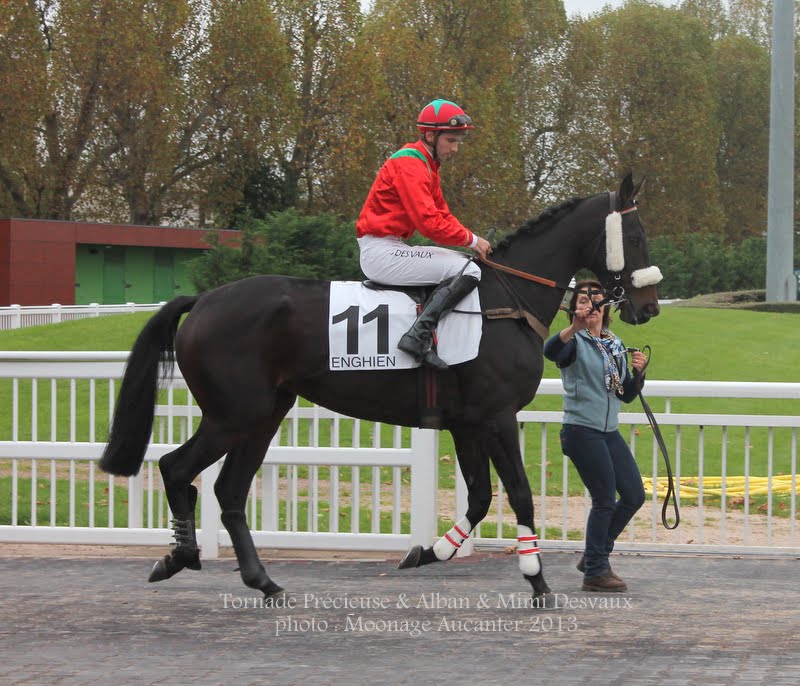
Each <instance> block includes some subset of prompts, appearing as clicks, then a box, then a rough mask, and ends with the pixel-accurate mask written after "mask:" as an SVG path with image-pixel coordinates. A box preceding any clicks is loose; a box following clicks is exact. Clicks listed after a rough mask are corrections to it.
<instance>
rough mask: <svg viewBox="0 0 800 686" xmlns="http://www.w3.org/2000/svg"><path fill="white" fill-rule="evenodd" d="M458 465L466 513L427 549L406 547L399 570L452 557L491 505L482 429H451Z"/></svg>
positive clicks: (489, 482) (490, 488)
mask: <svg viewBox="0 0 800 686" xmlns="http://www.w3.org/2000/svg"><path fill="white" fill-rule="evenodd" d="M451 433H452V435H453V441H454V443H455V448H456V455H457V456H458V465H459V467H460V469H461V473H462V474H463V475H464V481H466V483H467V489H468V495H467V512H466V514H465V515H464V516H463V517H462V518H461V519H460V520H459V521H458V522H456V523H455V524H453V526H452V527H451V528H450V531H448V532H447V533H446V534H445V535H444V536H442V537H441V538H440V539H439V540H438V541H436V543H435V544H434V545H433V546H431V547H430V548H424V549H423V547H422V546H420V545H417V546H414V547H413V548H411V550H409V551H408V552H407V553H406V555H405V557H404V558H403V559H402V560H401V561H400V564H399V565H398V568H399V569H408V568H410V567H421V566H422V565H427V564H430V563H431V562H440V561H444V560H449V559H450V558H452V557H453V556H454V555H455V554H456V552H458V549H459V548H460V547H461V545H462V544H463V542H464V541H465V540H466V539H467V538H468V537H469V535H470V533H471V532H472V530H473V529H474V528H475V527H476V526H477V525H478V523H479V522H481V521H482V520H483V518H484V517H486V513H487V512H489V506H490V505H491V504H492V482H491V477H490V475H489V459H488V457H487V454H486V440H485V429H483V428H480V429H475V428H472V427H469V428H451Z"/></svg>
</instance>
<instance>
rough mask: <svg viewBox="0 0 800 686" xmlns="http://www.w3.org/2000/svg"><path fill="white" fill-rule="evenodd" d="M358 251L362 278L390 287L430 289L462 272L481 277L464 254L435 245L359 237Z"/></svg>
mask: <svg viewBox="0 0 800 686" xmlns="http://www.w3.org/2000/svg"><path fill="white" fill-rule="evenodd" d="M358 248H359V251H360V252H361V270H362V271H363V272H364V275H365V276H366V277H367V278H368V279H371V280H372V281H377V282H378V283H384V284H387V285H390V286H431V285H434V284H439V283H441V282H442V281H444V280H445V279H449V278H451V277H453V276H457V275H458V274H459V272H461V270H462V269H463V270H464V274H467V275H469V276H474V277H475V278H476V279H480V278H481V270H480V268H479V267H478V265H477V264H475V263H474V262H472V261H469V262H468V255H465V254H464V253H460V252H457V251H455V250H449V249H448V248H442V247H440V246H438V245H434V246H427V245H426V246H412V245H408V244H407V243H405V242H403V241H402V240H401V239H400V238H396V237H394V236H382V237H379V236H362V237H361V238H359V239H358ZM465 264H466V268H465V266H464V265H465Z"/></svg>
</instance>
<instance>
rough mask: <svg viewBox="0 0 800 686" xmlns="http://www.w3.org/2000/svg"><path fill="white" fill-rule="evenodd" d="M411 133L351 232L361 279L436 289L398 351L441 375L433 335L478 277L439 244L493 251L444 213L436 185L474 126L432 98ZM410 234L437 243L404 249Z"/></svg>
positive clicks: (461, 256)
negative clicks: (443, 164)
mask: <svg viewBox="0 0 800 686" xmlns="http://www.w3.org/2000/svg"><path fill="white" fill-rule="evenodd" d="M417 128H418V129H419V130H420V133H421V136H420V140H418V141H417V142H416V143H409V144H408V145H406V146H405V147H403V148H402V149H400V150H398V151H397V152H396V153H394V155H392V156H391V157H390V158H389V159H388V160H387V161H386V162H385V163H384V165H383V167H381V170H380V171H379V172H378V176H377V178H376V179H375V182H374V183H373V184H372V188H371V189H370V192H369V195H368V196H367V199H366V201H365V202H364V207H363V208H362V210H361V213H360V214H359V216H358V220H357V221H356V234H357V236H358V246H359V251H360V255H361V269H362V270H363V272H364V274H365V275H366V276H367V278H369V279H372V280H373V281H377V282H379V283H384V284H388V285H392V286H427V285H433V284H439V285H438V287H437V288H436V289H435V290H434V292H433V294H432V295H431V297H430V299H429V300H428V302H427V304H426V305H425V309H424V310H423V311H422V313H421V314H420V315H419V317H418V318H417V320H416V322H414V326H412V327H411V329H409V330H408V331H407V332H406V333H405V334H404V335H403V337H402V338H401V339H400V342H399V343H398V347H399V348H400V350H402V351H404V352H406V353H408V354H409V355H412V356H413V357H414V358H415V359H416V360H417V361H418V362H422V363H424V364H426V365H428V366H430V367H433V368H434V369H447V365H446V364H445V363H444V362H443V361H442V360H441V359H440V358H439V356H438V355H436V353H434V352H433V350H432V349H431V346H432V345H433V331H434V329H435V328H436V325H437V324H438V322H439V319H440V318H441V317H442V316H443V315H444V314H446V313H447V312H449V311H450V310H452V309H453V308H454V307H455V306H456V305H457V304H458V303H459V302H461V300H462V299H463V298H464V297H465V296H466V295H467V294H468V293H470V291H472V290H473V289H474V288H475V287H476V286H477V285H478V281H479V280H480V278H481V271H480V269H479V267H478V265H477V264H475V263H474V262H472V261H468V260H467V259H466V256H465V255H464V254H463V253H460V252H457V251H455V250H449V249H447V248H443V247H440V246H441V245H449V246H463V247H466V248H469V249H470V250H474V251H475V252H477V253H478V254H479V255H481V257H486V256H487V255H488V253H489V252H491V247H490V246H489V243H488V241H486V240H485V239H484V238H481V237H480V236H478V235H477V234H475V233H473V232H472V231H470V230H469V229H468V228H466V227H465V226H464V225H463V224H461V222H459V221H458V220H457V219H456V218H455V217H454V216H453V215H452V214H451V213H450V208H449V207H448V206H447V203H446V202H445V200H444V197H443V196H442V189H441V185H440V181H439V167H440V165H441V162H442V161H446V160H449V159H450V158H451V157H453V156H455V154H456V153H457V152H458V147H459V145H460V144H461V143H462V142H463V141H464V138H465V137H466V135H467V132H468V131H469V130H470V129H473V128H475V127H474V126H472V120H471V119H470V118H469V116H467V114H466V113H465V112H464V110H463V109H461V108H460V107H459V106H458V105H456V104H455V103H453V102H450V101H449V100H434V101H433V102H431V103H429V104H427V105H426V106H425V107H424V108H423V110H422V112H420V114H419V117H418V120H417ZM414 231H419V232H420V233H421V234H422V235H423V236H425V237H427V238H429V239H431V240H432V241H434V242H435V243H437V244H439V245H437V246H431V247H428V246H414V247H409V246H407V245H406V244H405V243H404V241H406V240H408V238H410V237H411V235H412V234H413V233H414ZM451 279H452V280H451ZM445 280H448V281H447V283H442V282H443V281H445Z"/></svg>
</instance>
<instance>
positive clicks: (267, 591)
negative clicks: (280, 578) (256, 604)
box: [259, 579, 283, 600]
mask: <svg viewBox="0 0 800 686" xmlns="http://www.w3.org/2000/svg"><path fill="white" fill-rule="evenodd" d="M259 590H260V591H261V592H262V593H263V594H264V599H265V600H266V599H267V598H271V597H272V596H276V595H278V594H279V593H283V588H282V587H281V586H278V584H276V583H275V582H274V581H273V580H272V579H270V580H269V582H268V583H267V584H266V585H265V586H262V587H261V589H259Z"/></svg>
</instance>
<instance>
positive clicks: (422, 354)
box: [397, 274, 478, 370]
mask: <svg viewBox="0 0 800 686" xmlns="http://www.w3.org/2000/svg"><path fill="white" fill-rule="evenodd" d="M477 285H478V279H476V278H475V277H474V276H468V275H467V274H462V275H461V276H459V277H458V278H456V279H454V280H453V281H450V282H448V283H445V284H442V285H440V286H437V288H436V290H434V291H433V294H432V295H431V297H430V298H429V299H428V302H427V303H426V304H425V309H423V310H422V314H420V315H419V317H417V321H415V322H414V326H412V327H411V328H410V329H409V330H408V331H407V332H406V333H404V334H403V337H402V338H401V339H400V342H399V343H398V344H397V347H398V348H400V350H402V351H403V352H406V353H408V354H409V355H412V356H413V357H414V359H415V360H416V361H417V362H422V363H423V364H426V365H428V366H429V367H433V368H434V369H440V370H443V369H447V368H448V367H447V365H446V364H445V363H444V362H443V361H442V360H441V359H440V358H439V356H438V355H437V354H436V353H435V352H433V350H431V346H432V345H433V330H434V329H435V328H436V325H437V324H438V323H439V320H440V319H441V318H442V317H443V316H444V315H445V314H447V313H448V312H450V310H452V309H453V308H454V307H455V306H456V305H458V303H460V302H461V300H462V299H463V298H464V296H466V295H467V294H468V293H469V292H470V291H472V290H473V289H474V288H475V287H476V286H477Z"/></svg>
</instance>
